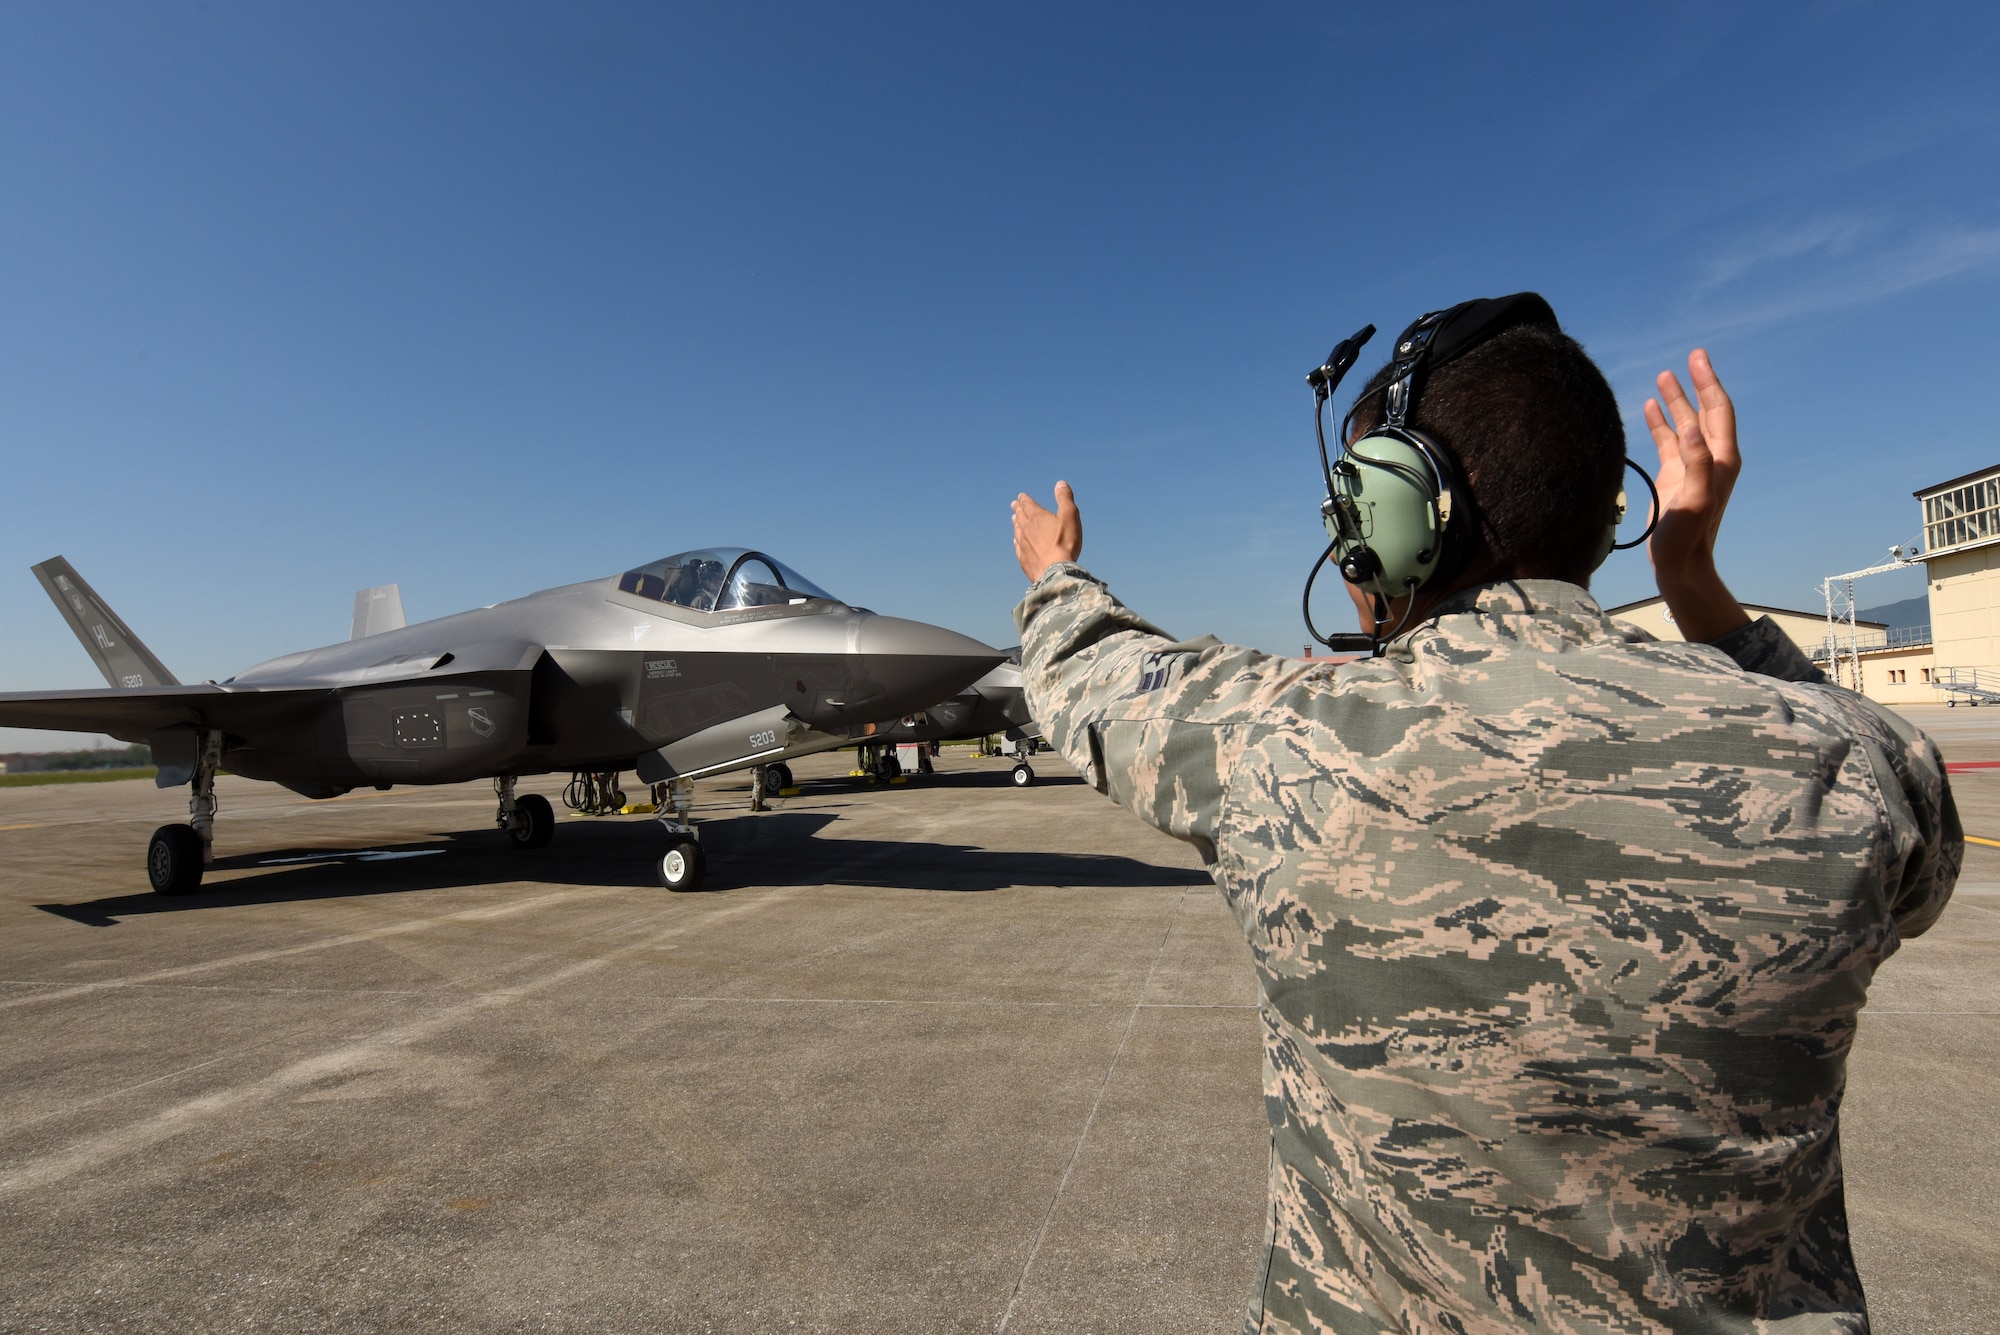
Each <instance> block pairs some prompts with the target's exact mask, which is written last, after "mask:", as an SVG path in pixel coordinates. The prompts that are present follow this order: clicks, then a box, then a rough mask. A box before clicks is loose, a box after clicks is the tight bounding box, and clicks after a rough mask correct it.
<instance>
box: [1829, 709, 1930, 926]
mask: <svg viewBox="0 0 2000 1335" xmlns="http://www.w3.org/2000/svg"><path fill="white" fill-rule="evenodd" d="M1818 694H1819V696H1820V698H1821V699H1822V700H1826V701H1828V702H1830V703H1831V704H1832V705H1833V707H1834V709H1835V710H1836V711H1837V712H1838V713H1839V714H1841V715H1843V716H1844V717H1845V719H1846V722H1847V723H1848V725H1849V727H1850V728H1851V729H1852V730H1853V731H1854V733H1856V734H1857V735H1858V736H1859V738H1860V741H1861V744H1862V746H1863V747H1865V748H1866V749H1867V754H1868V760H1869V763H1870V765H1871V766H1872V767H1873V769H1874V771H1875V781H1876V786H1877V787H1879V788H1880V789H1881V790H1882V799H1883V801H1884V803H1885V804H1886V805H1887V807H1888V811H1887V816H1888V835H1889V851H1890V856H1889V857H1888V858H1887V859H1886V862H1885V867H1884V885H1883V891H1884V893H1885V894H1886V896H1887V897H1888V904H1889V912H1890V914H1891V915H1892V916H1893V917H1894V918H1895V920H1896V928H1897V930H1898V931H1899V932H1900V933H1901V934H1902V935H1903V936H1905V937H1911V936H1916V935H1919V934H1920V933H1922V932H1924V931H1926V930H1927V929H1928V928H1929V927H1930V925H1931V924H1932V923H1934V922H1936V921H1937V920H1938V915H1939V914H1941V913H1943V912H1944V906H1945V905H1946V904H1947V903H1949V902H1950V900H1951V892H1952V888H1953V887H1954V886H1956V885H1957V884H1958V872H1959V868H1960V867H1962V866H1963V865H1964V863H1965V831H1964V829H1963V828H1962V827H1961V826H1960V825H1959V821H1958V806H1957V804H1956V803H1955V802H1953V801H1952V796H1951V780H1950V779H1949V778H1948V777H1947V776H1946V773H1945V767H1944V757H1943V756H1942V755H1941V754H1939V752H1938V748H1937V743H1936V742H1933V741H1932V740H1931V739H1930V738H1929V737H1927V736H1925V735H1924V733H1923V732H1922V731H1921V730H1919V729H1918V728H1917V726H1916V725H1915V724H1913V723H1911V722H1910V721H1909V720H1908V719H1906V718H1904V717H1903V716H1902V715H1900V714H1898V713H1896V712H1895V711H1894V710H1890V709H1885V708H1883V707H1882V706H1881V705H1878V704H1876V703H1875V702H1874V701H1873V700H1870V699H1868V698H1867V697H1866V696H1863V695H1857V694H1856V693H1855V692H1853V691H1850V690H1846V689H1844V688H1842V687H1838V686H1826V687H1823V688H1821V690H1820V691H1819V692H1818Z"/></svg>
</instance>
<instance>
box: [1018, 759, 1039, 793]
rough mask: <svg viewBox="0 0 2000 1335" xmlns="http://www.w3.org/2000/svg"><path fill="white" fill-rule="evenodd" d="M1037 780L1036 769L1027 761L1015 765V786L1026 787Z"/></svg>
mask: <svg viewBox="0 0 2000 1335" xmlns="http://www.w3.org/2000/svg"><path fill="white" fill-rule="evenodd" d="M1034 781H1035V771H1034V770H1033V769H1031V768H1030V767H1029V766H1028V765H1027V763H1026V762H1023V763H1021V764H1019V765H1016V766H1014V786H1015V787H1016V788H1026V787H1027V786H1028V785H1029V784H1031V783H1033V782H1034Z"/></svg>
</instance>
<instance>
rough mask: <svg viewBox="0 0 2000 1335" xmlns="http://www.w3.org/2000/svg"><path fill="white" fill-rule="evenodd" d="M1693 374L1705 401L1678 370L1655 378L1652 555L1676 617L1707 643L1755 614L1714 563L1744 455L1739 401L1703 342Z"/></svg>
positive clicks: (1650, 409)
mask: <svg viewBox="0 0 2000 1335" xmlns="http://www.w3.org/2000/svg"><path fill="white" fill-rule="evenodd" d="M1688 378H1689V379H1690V380H1691V381H1692V382H1693V383H1694V392H1695V397H1696V398H1697V399H1698V400H1700V404H1701V406H1700V407H1699V408H1697V407H1696V406H1695V405H1694V404H1692V403H1690V402H1689V401H1688V396H1687V394H1686V393H1685V392H1684V391H1683V390H1682V389H1681V382H1680V380H1679V379H1678V378H1677V377H1676V376H1675V375H1674V373H1673V372H1672V371H1662V372H1660V374H1659V377H1658V379H1657V380H1656V382H1655V383H1657V384H1658V385H1659V387H1660V397H1659V398H1658V399H1648V400H1646V426H1647V429H1648V430H1650V431H1651V432H1652V433H1653V445H1654V447H1655V448H1656V449H1657V450H1658V451H1659V455H1660V475H1659V484H1660V513H1659V525H1658V527H1656V528H1655V529H1654V530H1653V539H1652V541H1651V542H1650V543H1649V544H1647V555H1648V556H1650V557H1651V558H1652V562H1653V578H1654V579H1655V580H1657V581H1658V583H1659V586H1660V593H1661V595H1662V596H1663V597H1664V598H1665V599H1666V600H1667V606H1668V608H1670V609H1671V610H1672V612H1673V614H1674V624H1675V625H1676V626H1678V627H1679V628H1680V632H1681V634H1683V635H1685V636H1686V637H1687V638H1688V639H1690V640H1696V641H1703V642H1706V641H1712V640H1718V639H1720V638H1722V637H1723V636H1724V635H1727V634H1728V633H1729V632H1730V631H1732V630H1735V629H1737V628H1738V627H1739V626H1742V625H1744V624H1745V623H1746V622H1748V621H1749V619H1750V618H1749V616H1748V615H1747V614H1746V613H1745V612H1744V611H1743V607H1742V605H1741V604H1740V603H1738V602H1737V601H1736V598H1735V596H1734V595H1732V594H1731V593H1730V592H1729V589H1728V587H1727V586H1726V585H1725V584H1723V582H1722V576H1721V574H1720V573H1718V572H1717V570H1716V568H1715V541H1716V537H1717V535H1718V534H1719V533H1720V532H1721V530H1722V514H1723V511H1724V510H1726V509H1727V508H1728V506H1729V495H1730V493H1731V492H1732V491H1734V490H1735V489H1736V477H1737V474H1738V473H1740V472H1742V470H1743V457H1742V455H1741V454H1740V453H1738V451H1737V448H1736V405H1735V404H1733V403H1731V402H1730V400H1729V394H1728V392H1727V391H1725V390H1724V389H1723V388H1722V381H1721V379H1720V378H1719V377H1717V375H1716V374H1715V367H1714V365H1713V364H1712V363H1711V362H1710V361H1709V359H1708V353H1707V351H1705V350H1704V349H1701V348H1696V349H1695V350H1694V351H1693V352H1691V353H1689V354H1688ZM1663 402H1664V404H1665V405H1666V406H1665V407H1664V408H1662V407H1661V404H1662V403H1663ZM1670 414H1671V417H1670V416H1669V415H1670Z"/></svg>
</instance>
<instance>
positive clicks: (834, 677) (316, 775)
mask: <svg viewBox="0 0 2000 1335" xmlns="http://www.w3.org/2000/svg"><path fill="white" fill-rule="evenodd" d="M34 572H35V575H36V577H37V578H39V579H40V580H41V582H42V585H43V587H44V588H46V589H47V590H48V592H49V596H50V597H51V598H53V599H54V600H55V603H56V606H57V607H58V608H60V609H61V610H62V614H63V616H64V617H65V618H66V619H67V620H68V622H69V624H70V628H71V629H72V630H74V631H75V632H76V635H77V638H78V639H79V640H81V641H82V642H83V646H84V648H85V649H86V650H88V651H89V652H90V656H91V658H92V659H94V660H95V661H96V663H97V666H98V668H99V670H101V671H102V672H103V673H104V678H105V680H106V681H108V682H109V683H111V689H109V690H81V691H55V692H35V693H15V694H0V725H9V726H14V727H26V728H57V729H70V730H74V731H82V732H102V733H109V734H110V735H111V736H113V737H116V738H119V739H120V740H122V741H127V742H145V743H149V744H150V745H151V746H152V748H153V756H154V760H155V762H156V763H157V764H158V765H159V770H160V773H159V779H158V782H159V785H160V786H161V787H162V788H170V787H176V786H178V785H181V784H188V785H190V787H191V794H190V797H189V800H188V813H189V820H188V823H187V824H185V825H167V826H162V827H161V828H160V829H159V830H157V831H155V832H154V834H153V838H152V842H151V844H150V845H149V846H148V848H147V852H146V873H147V878H148V880H149V881H151V883H152V886H153V889H154V890H156V891H158V892H159V893H161V894H182V893H186V892H188V891H191V890H193V889H195V888H196V887H197V886H198V885H199V884H200V882H201V875H202V869H203V867H204V865H205V864H206V863H207V862H208V861H209V859H210V856H211V845H212V840H213V831H214V824H215V810H216V808H215V773H216V770H217V768H218V767H221V766H225V765H226V766H227V768H228V770H229V772H230V773H232V774H239V775H242V776H244V777H246V778H252V779H266V780H270V781H272V782H275V783H280V784H283V785H284V786H285V787H287V788H290V789H292V790H293V791H294V792H297V793H300V794H303V795H304V796H306V797H314V798H323V797H335V796H338V795H340V794H342V793H345V792H347V791H349V790H350V789H353V788H357V787H362V786H369V785H372V786H374V787H377V788H387V787H390V786H392V785H395V784H437V783H459V782H463V781H464V780H467V779H477V778H486V777H491V778H492V779H493V780H494V788H495V791H496V792H497V794H498V797H499V808H498V815H497V817H496V819H497V823H498V824H499V826H500V827H501V828H502V829H504V830H505V831H506V832H507V833H508V835H509V836H510V837H511V838H512V839H513V841H514V843H515V844H517V845H519V846H521V847H523V848H537V847H540V846H542V845H544V844H546V843H547V842H548V841H549V837H550V835H551V833H552V832H553V830H554V828H555V813H554V811H553V809H552V808H551V807H550V805H549V803H548V801H547V799H545V798H543V797H540V796H538V795H536V794H533V793H525V794H520V795H518V796H517V795H516V793H515V782H516V780H517V779H519V778H520V776H522V775H525V774H546V773H551V772H557V771H562V770H570V771H574V772H578V773H587V774H601V773H609V772H613V771H619V770H626V769H630V770H634V771H636V773H637V774H638V776H639V778H640V779H641V780H643V781H645V782H647V783H650V784H655V785H663V786H664V788H663V791H662V796H663V797H665V799H666V800H665V801H664V802H663V803H661V805H660V822H661V824H662V825H663V826H664V827H665V829H666V832H667V838H668V843H667V848H666V851H665V853H664V854H663V855H662V857H661V861H660V878H661V881H662V882H663V883H664V884H665V885H666V886H667V887H668V888H669V889H675V890H690V889H693V888H694V887H695V886H697V885H699V884H700V882H701V879H702V874H703V862H704V859H703V857H702V851H701V844H700V842H699V838H698V835H697V832H696V830H695V828H694V826H693V825H692V824H691V823H690V822H689V819H688V809H689V806H690V804H691V802H692V797H693V781H694V780H695V779H697V778H701V777H703V776H706V775H712V774H720V773H723V772H725V771H728V770H735V769H745V768H750V767H753V766H757V765H761V764H764V763H766V762H768V761H770V760H773V759H776V758H778V757H780V756H784V755H804V754H807V753H809V752H812V751H819V750H827V749H831V748H833V747H837V746H847V745H852V744H853V739H854V738H855V737H856V736H858V735H863V733H864V730H865V729H866V728H867V727H868V725H869V724H870V723H872V722H873V721H876V720H880V719H883V718H889V717H894V716H896V715H898V714H901V713H905V712H908V711H911V710H919V709H923V708H924V707H926V706H927V705H929V704H930V703H931V702H933V701H936V700H938V699H939V698H940V697H941V696H944V695H946V694H947V693H948V692H952V691H956V690H958V689H960V688H961V687H964V686H965V685H967V684H968V683H970V682H972V681H974V680H976V679H977V678H979V677H980V676H981V674H983V673H985V672H986V671H987V670H988V669H989V668H991V667H993V666H994V665H995V664H996V663H998V662H999V661H1000V660H1001V658H1002V655H1001V654H1000V653H999V652H998V651H997V650H994V649H991V648H989V647H988V646H986V645H984V644H981V643H980V642H979V641H977V640H974V639H971V638H969V637H967V636H964V635H959V634H957V633H955V632H953V631H949V630H945V629H943V628H942V627H938V626H931V625H926V624H924V623H923V622H919V621H903V620H898V619H897V618H894V617H885V616H877V615H876V614H875V613H873V612H870V611H868V610H867V609H865V608H857V607H850V606H848V605H847V604H845V603H843V602H841V601H840V600H839V599H838V598H835V597H834V596H833V595H832V594H830V593H827V592H826V591H825V590H823V589H821V588H819V587H818V586H816V585H814V584H813V583H812V582H811V581H810V580H808V579H806V578H805V577H804V576H802V575H800V574H799V573H798V572H797V571H795V570H793V569H791V568H790V567H789V566H786V565H784V564H783V563H781V562H779V561H777V560H775V559H773V558H772V557H770V556H767V555H765V554H764V553H762V552H756V551H750V550H747V549H744V548H735V547H716V548H708V549H705V550H700V551H689V552H682V553H680V554H679V555H677V556H669V557H667V558H665V559H664V560H660V561H655V562H653V563H652V564H650V565H644V566H640V567H638V568H637V569H633V570H628V571H626V572H625V573H624V574H622V575H614V576H610V577H608V578H605V579H596V580H589V581H586V582H585V583H582V584H571V585H567V586H565V587H562V588H555V589H546V590H544V591H542V592H540V593H533V594H529V595H528V596H527V597H525V598H517V599H515V600H513V601H512V602H505V603H496V604H494V605H493V606H491V607H483V608H478V609H475V610H473V611H470V612H460V613H458V614H457V615H456V616H448V617H442V618H439V619H438V620H436V621H426V622H421V623H419V624H417V625H414V626H406V625H404V624H403V614H402V601H401V598H400V595H399V594H398V593H397V591H396V588H395V586H393V585H389V586H385V587H383V588H379V589H364V590H363V591H362V592H361V593H359V594H357V595H356V597H355V609H354V627H353V628H354V637H353V638H351V639H350V640H349V641H348V642H346V643H344V644H335V645H329V646H327V647H325V648H322V649H308V650H306V651H304V652H302V653H296V654H288V655H286V656H284V657H282V658H274V659H272V660H271V661H269V662H267V663H259V664H257V665H256V666H255V667H251V668H246V669H244V670H243V671H241V672H239V673H237V674H236V675H235V676H234V677H231V678H229V680H227V681H221V682H214V681H211V682H205V683H203V684H201V685H199V686H183V685H181V684H180V683H179V682H178V681H176V680H175V679H174V677H173V674H171V673H170V672H168V671H167V669H166V667H165V666H164V665H162V664H161V662H160V660H159V659H157V658H155V657H154V656H153V654H152V653H151V652H150V651H149V650H148V649H147V648H146V647H145V645H143V644H141V643H140V642H139V639H138V637H137V636H135V635H133V634H132V632H131V630H130V629H129V628H128V627H127V626H126V625H125V623H124V622H123V621H121V620H120V619H119V618H118V616H117V615H116V614H115V613H114V612H112V611H111V609H110V608H109V607H108V606H107V605H106V604H105V603H104V601H103V600H102V599H101V598H99V597H98V596H97V594H96V592H95V591H93V590H92V589H91V587H90V586H89V585H88V584H86V583H85V582H84V581H83V579H82V577H81V576H79V575H78V574H77V573H76V571H75V570H73V569H72V568H71V567H70V565H69V563H68V562H67V561H65V560H63V559H62V558H61V557H57V558H55V559H53V560H50V561H45V562H43V563H42V564H40V565H38V566H35V567H34Z"/></svg>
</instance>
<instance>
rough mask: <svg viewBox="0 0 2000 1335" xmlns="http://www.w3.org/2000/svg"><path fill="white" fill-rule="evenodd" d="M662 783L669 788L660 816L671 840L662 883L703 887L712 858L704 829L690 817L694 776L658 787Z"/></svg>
mask: <svg viewBox="0 0 2000 1335" xmlns="http://www.w3.org/2000/svg"><path fill="white" fill-rule="evenodd" d="M662 787H663V788H665V789H666V790H667V792H666V793H665V798H666V800H665V801H660V802H659V803H658V805H659V808H660V814H659V817H658V819H659V822H660V828H662V829H664V830H665V831H666V832H667V840H668V842H667V851H666V852H665V853H664V854H662V855H661V857H660V884H661V885H664V886H665V887H667V889H669V890H676V891H686V890H699V889H700V888H701V881H702V876H703V874H704V873H706V872H707V870H708V865H707V864H708V859H707V858H706V857H704V856H703V854H702V851H701V835H700V833H699V832H698V831H696V829H695V828H694V825H693V823H692V822H690V821H689V820H688V811H689V809H690V808H691V807H693V806H694V780H693V779H674V780H671V781H669V782H668V783H665V784H660V785H657V786H656V789H655V791H656V792H657V789H658V788H662ZM656 801H657V798H656ZM670 808H671V812H672V814H671V815H669V814H668V813H669V809H670Z"/></svg>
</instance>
